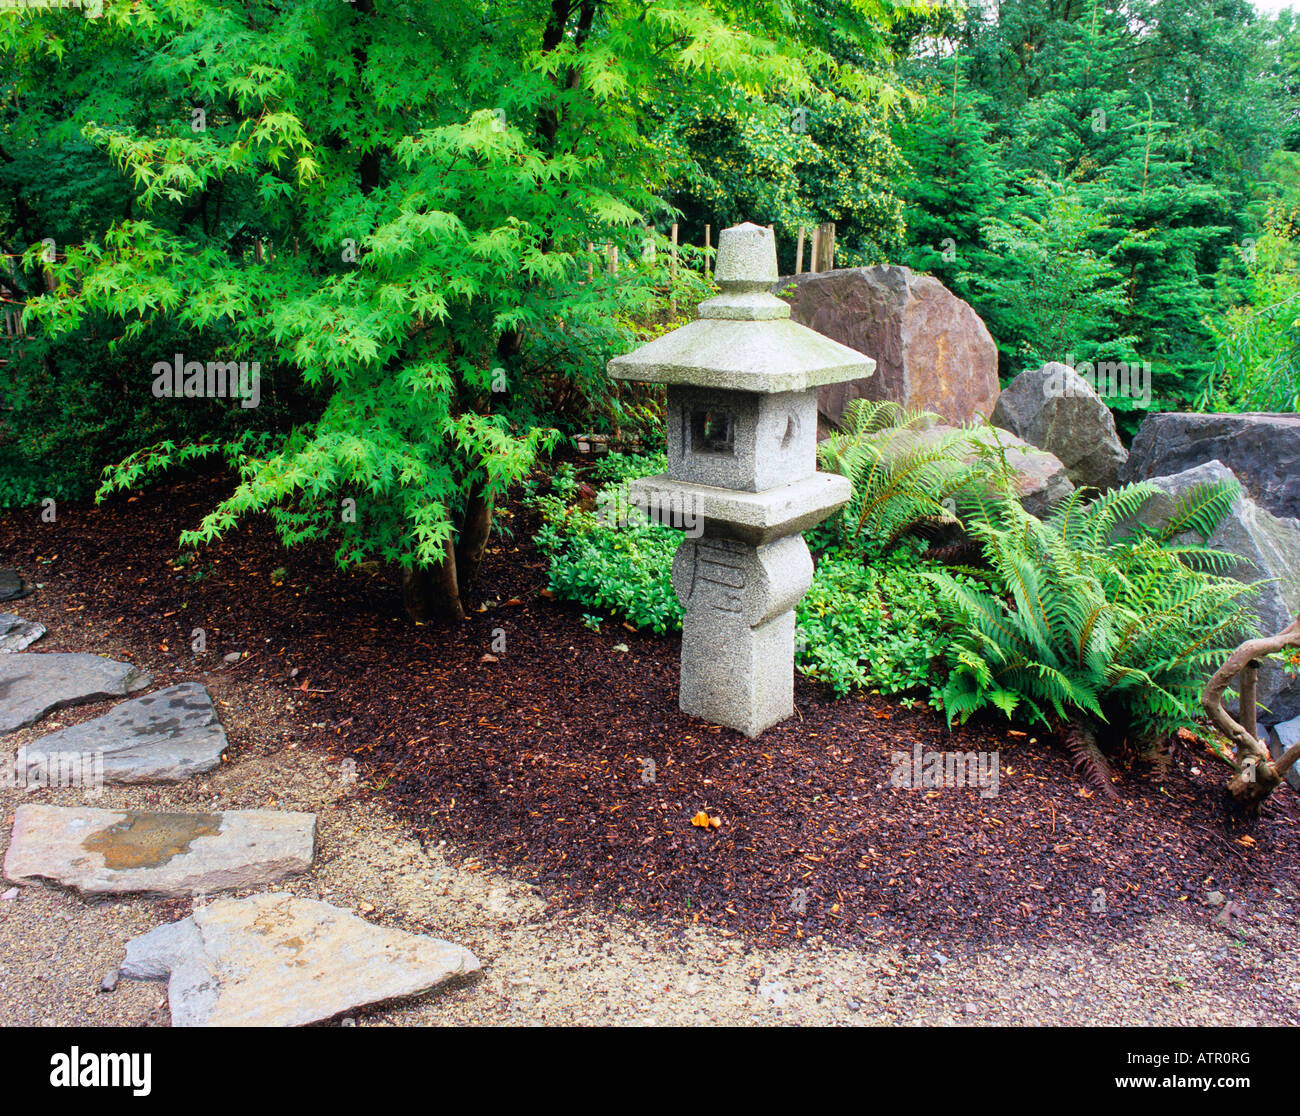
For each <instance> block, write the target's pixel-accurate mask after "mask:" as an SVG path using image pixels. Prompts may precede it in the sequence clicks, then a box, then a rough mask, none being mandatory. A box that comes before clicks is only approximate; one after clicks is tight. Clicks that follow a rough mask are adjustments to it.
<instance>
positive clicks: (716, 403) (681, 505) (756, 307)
mask: <svg viewBox="0 0 1300 1116" xmlns="http://www.w3.org/2000/svg"><path fill="white" fill-rule="evenodd" d="M715 278H716V279H717V282H718V285H719V286H720V287H721V288H722V294H720V295H719V296H718V297H716V298H711V299H709V300H708V301H707V302H702V303H701V304H700V307H699V312H700V316H699V319H698V320H696V321H694V322H691V323H690V324H689V325H685V326H683V327H682V328H681V329H677V330H674V331H673V332H672V333H669V334H666V335H665V336H663V337H660V338H658V339H657V340H655V341H652V342H650V343H649V344H648V345H643V346H642V347H641V348H639V349H636V350H635V351H633V352H631V353H628V354H627V355H626V356H621V357H616V358H615V359H614V360H612V361H610V362H609V374H610V375H611V376H612V377H614V378H615V379H620V380H638V381H642V382H646V383H659V384H666V385H667V387H668V418H667V428H668V429H667V434H668V472H667V473H665V474H662V475H660V476H655V477H645V478H642V479H640V480H636V481H633V482H632V483H631V485H630V486H629V496H630V498H631V501H632V503H634V504H635V505H636V506H637V507H638V508H640V509H641V510H642V511H643V512H645V513H646V514H647V515H649V516H650V517H651V518H654V519H658V520H659V521H661V522H670V523H671V525H672V526H675V527H679V528H682V529H684V530H685V531H686V538H685V539H684V541H683V542H682V544H681V546H680V547H678V549H677V555H676V557H675V558H674V559H673V588H674V589H675V590H676V592H677V596H678V599H679V600H680V601H681V602H682V605H683V607H684V608H685V610H686V616H685V620H684V621H683V625H682V675H681V699H680V705H681V708H682V711H683V712H685V713H689V714H691V715H692V716H695V717H699V718H701V719H703V720H706V721H711V722H713V723H715V724H719V725H726V726H727V727H729V728H734V729H737V730H739V731H740V732H743V733H744V734H745V735H746V736H750V737H753V736H757V735H758V734H759V733H761V732H762V731H763V730H764V729H766V728H769V727H770V726H772V725H774V724H776V723H777V722H778V721H783V720H784V719H785V718H786V717H789V716H790V715H791V714H792V713H793V712H794V611H793V609H794V605H795V604H796V603H797V602H798V600H799V598H800V597H802V596H803V595H804V593H805V592H806V591H807V589H808V586H809V585H810V584H811V583H812V572H813V567H812V556H811V555H810V554H809V553H808V544H807V543H805V542H804V540H803V535H802V534H801V532H803V531H805V530H807V529H808V528H809V527H812V526H814V525H815V524H817V523H820V522H821V521H822V520H823V519H825V518H826V517H827V516H829V515H831V514H833V513H834V512H836V511H838V510H839V509H840V508H842V507H843V506H844V505H845V504H846V503H847V502H848V499H849V495H850V487H849V482H848V480H846V479H845V478H844V477H841V476H838V475H835V474H829V473H819V472H817V388H818V387H820V386H821V385H822V384H832V383H840V382H841V381H844V380H860V379H862V378H863V377H865V376H870V375H871V374H872V372H874V371H875V367H876V363H875V361H873V360H871V359H870V358H869V357H865V356H863V355H862V354H861V353H859V352H857V351H856V350H854V349H850V348H848V347H847V346H845V345H841V344H839V343H838V342H835V341H832V340H830V339H829V338H827V337H823V336H822V335H821V334H820V333H815V332H813V331H812V330H811V329H808V328H806V327H805V326H801V325H797V324H796V323H794V322H792V321H791V320H790V307H789V305H788V304H787V303H786V302H783V301H782V300H781V299H779V298H777V297H776V296H775V295H773V294H772V293H771V290H770V288H771V286H772V284H773V283H774V282H776V280H777V268H776V240H775V238H774V237H773V235H772V231H771V230H770V229H765V228H762V227H760V226H758V225H752V224H744V225H737V226H736V227H734V228H730V229H724V230H723V232H722V233H721V235H720V236H719V237H718V256H717V266H716V269H715Z"/></svg>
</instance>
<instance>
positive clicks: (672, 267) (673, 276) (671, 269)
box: [668, 221, 677, 318]
mask: <svg viewBox="0 0 1300 1116" xmlns="http://www.w3.org/2000/svg"><path fill="white" fill-rule="evenodd" d="M668 274H669V276H670V279H669V282H670V283H672V290H673V295H672V300H671V302H670V305H669V309H670V311H671V313H672V316H673V317H674V318H676V317H677V222H676V221H674V222H673V257H672V262H671V263H670V264H669V265H668Z"/></svg>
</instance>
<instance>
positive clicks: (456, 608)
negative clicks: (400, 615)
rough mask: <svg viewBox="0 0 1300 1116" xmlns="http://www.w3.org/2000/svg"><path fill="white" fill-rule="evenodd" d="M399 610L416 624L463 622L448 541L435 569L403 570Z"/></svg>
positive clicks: (463, 608)
mask: <svg viewBox="0 0 1300 1116" xmlns="http://www.w3.org/2000/svg"><path fill="white" fill-rule="evenodd" d="M402 607H403V608H405V610H406V615H407V618H408V619H409V620H411V621H412V622H414V623H419V624H423V623H427V622H429V621H431V620H432V621H446V622H452V623H460V622H461V621H462V620H464V619H465V606H464V605H463V604H462V603H461V599H460V583H459V580H458V578H457V576H456V548H455V546H454V545H453V544H452V542H451V540H450V539H448V540H447V543H446V545H445V546H444V547H443V556H442V562H441V563H439V564H438V565H437V566H433V567H430V568H424V569H420V568H411V567H407V566H403V567H402Z"/></svg>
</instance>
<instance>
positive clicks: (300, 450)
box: [0, 0, 887, 618]
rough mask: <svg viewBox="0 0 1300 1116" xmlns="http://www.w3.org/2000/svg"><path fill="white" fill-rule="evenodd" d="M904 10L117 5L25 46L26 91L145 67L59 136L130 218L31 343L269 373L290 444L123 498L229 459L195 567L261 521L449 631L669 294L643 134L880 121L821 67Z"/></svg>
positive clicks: (235, 452) (142, 378)
mask: <svg viewBox="0 0 1300 1116" xmlns="http://www.w3.org/2000/svg"><path fill="white" fill-rule="evenodd" d="M886 11H887V9H886V8H885V7H884V6H883V4H877V3H874V2H870V0H854V2H852V3H835V4H821V5H817V6H813V5H794V6H791V5H789V4H786V3H777V2H772V3H768V2H762V0H760V2H755V3H749V4H746V5H743V6H742V7H740V8H736V7H735V6H734V5H733V4H729V3H728V4H724V3H720V2H709V0H701V2H676V3H656V4H642V3H636V2H629V0H506V2H505V3H490V4H489V3H485V2H476V0H449V2H447V3H442V4H438V5H429V4H423V3H416V2H407V0H357V2H356V3H349V4H340V3H338V2H337V0H306V2H303V3H297V4H292V5H284V4H281V3H278V2H275V0H251V2H247V3H242V2H241V3H238V4H235V3H222V2H217V3H207V2H205V3H199V2H197V0H140V2H138V3H131V4H127V3H125V2H122V3H117V2H114V0H108V3H106V5H105V14H104V17H103V19H102V20H99V21H95V22H94V23H93V24H89V23H86V22H84V21H83V22H77V19H78V18H79V17H76V16H73V15H71V14H69V13H45V12H28V13H24V14H21V15H17V16H10V17H7V18H6V19H5V21H4V23H3V25H2V26H0V34H2V38H0V46H2V47H3V48H4V49H5V51H6V52H7V55H6V57H7V59H8V63H9V66H10V73H11V74H15V75H16V74H30V73H32V72H34V71H36V70H37V69H39V67H40V66H42V65H46V66H48V65H50V64H52V62H51V60H55V59H59V58H64V59H67V58H68V57H69V56H71V57H73V58H74V59H75V61H76V62H77V63H78V64H79V65H82V66H84V67H86V68H87V69H89V68H90V67H91V66H92V64H97V63H99V62H101V61H102V60H103V56H104V54H105V47H104V46H103V44H104V43H105V42H107V41H109V40H111V41H112V42H113V43H114V44H115V49H117V50H120V51H122V52H124V55H125V56H129V58H130V59H131V64H130V65H127V66H123V67H122V68H120V69H118V70H110V71H108V72H107V73H106V74H103V75H102V76H103V78H104V79H105V80H106V81H107V83H108V84H107V89H106V91H102V92H97V93H91V92H89V91H88V90H89V88H90V86H89V79H87V82H86V83H85V86H84V90H85V91H84V95H83V96H82V97H81V99H80V100H79V101H78V100H77V98H76V97H74V98H73V100H74V102H75V103H74V105H73V107H72V108H71V109H69V108H68V106H66V105H65V106H61V107H60V109H59V112H60V113H61V114H62V115H61V117H60V119H61V120H62V121H63V122H64V123H63V124H61V125H60V127H64V126H66V125H69V124H79V125H80V134H81V136H82V137H83V138H84V140H85V141H86V143H87V144H89V145H90V147H92V148H93V149H95V150H96V151H97V152H101V153H103V154H105V155H107V157H108V158H109V159H110V160H111V162H112V165H113V166H114V167H115V168H117V169H118V170H119V172H120V174H121V175H123V176H125V180H126V181H127V182H128V183H129V185H130V191H129V192H130V195H131V199H130V207H129V209H127V208H126V207H125V205H124V207H123V209H122V210H121V211H120V215H119V214H114V215H113V217H112V219H111V220H109V221H107V222H105V223H104V225H103V227H102V228H98V229H89V230H87V231H84V234H83V235H82V236H81V238H80V240H79V241H77V240H76V239H74V240H71V241H70V242H69V244H68V246H67V248H66V260H64V261H62V262H60V263H57V264H55V265H53V267H52V272H53V274H54V277H55V282H56V287H55V290H54V291H53V293H51V294H47V295H42V296H39V297H36V298H35V299H33V300H32V301H31V302H30V304H29V308H28V316H29V319H30V320H31V321H32V322H33V323H36V324H39V325H40V326H42V327H44V328H45V329H47V330H48V331H50V332H51V333H53V334H55V335H58V336H63V337H67V336H69V335H71V333H72V332H73V331H75V330H77V329H79V328H82V327H83V326H84V325H85V324H86V323H87V322H89V321H91V320H92V318H93V316H94V315H104V316H107V317H109V318H111V319H113V320H115V321H118V322H121V323H122V324H123V328H122V337H123V340H124V341H131V342H139V341H142V340H144V339H145V338H147V337H148V336H149V333H148V331H149V330H151V329H155V328H161V327H162V326H163V325H169V326H174V327H176V328H178V329H180V330H183V331H184V332H185V333H186V335H187V336H188V338H189V340H188V341H187V347H186V350H185V356H186V358H187V359H190V358H194V359H200V360H204V359H222V360H231V359H238V360H247V361H258V362H260V363H261V364H262V366H263V368H264V369H265V370H266V372H267V374H268V375H270V376H271V377H272V380H273V382H276V383H278V382H281V380H284V381H289V382H292V383H294V384H295V385H296V386H298V387H299V388H300V389H301V393H302V394H303V396H304V398H305V399H306V400H307V405H306V406H305V407H304V408H303V409H302V410H301V412H300V413H298V414H296V415H294V421H293V422H292V425H290V426H289V427H288V428H287V429H284V428H281V429H274V428H272V429H266V428H265V427H263V426H257V425H255V424H252V423H250V424H249V425H247V426H246V427H244V428H243V429H241V430H239V431H237V432H235V433H233V434H229V435H227V434H223V433H222V432H213V433H210V434H208V435H205V436H204V437H202V438H200V439H197V440H191V441H188V442H185V443H181V442H179V441H177V440H174V439H167V440H164V441H162V442H160V443H158V444H155V445H151V446H146V447H143V448H141V449H140V450H139V451H138V452H136V453H134V454H132V455H131V456H130V457H128V458H127V459H126V460H125V461H124V462H123V463H122V464H121V465H120V466H119V467H117V468H115V469H114V470H113V471H112V472H111V474H110V476H109V478H108V481H107V482H106V485H105V489H106V490H111V489H113V488H125V487H130V486H133V485H135V484H137V483H138V482H139V481H140V480H141V479H142V478H143V477H145V476H146V475H149V474H151V473H153V472H155V471H157V470H159V469H163V468H166V467H168V466H172V465H175V464H178V463H183V462H187V461H192V460H195V459H199V458H205V457H212V456H214V455H223V456H224V457H225V458H226V459H227V460H228V461H229V463H230V464H231V465H232V466H233V467H234V468H235V469H236V470H237V472H238V475H239V483H238V485H237V487H236V488H235V490H234V491H233V493H231V495H229V496H228V497H227V498H226V499H224V500H223V501H222V502H221V503H220V504H219V506H218V507H216V508H215V509H213V511H212V512H211V513H210V514H208V515H207V516H206V517H205V518H204V520H203V522H202V523H201V524H199V525H198V526H197V527H196V529H195V530H193V531H191V532H187V533H186V535H185V536H183V541H186V542H190V543H199V542H203V541H206V540H210V539H213V538H216V537H218V536H220V535H222V534H223V533H225V532H227V531H229V530H230V529H231V528H232V527H233V526H234V525H235V524H236V522H238V520H239V519H240V518H241V517H242V516H245V515H247V514H249V513H252V512H266V513H268V514H269V515H270V516H271V518H272V521H273V522H274V524H275V526H276V528H277V530H278V531H279V534H280V536H281V538H282V539H283V540H284V542H285V543H286V544H289V545H293V544H297V543H300V542H303V541H305V540H308V539H313V538H329V539H332V540H333V541H334V542H335V544H336V558H337V560H338V561H340V562H342V563H350V562H357V561H361V560H363V559H366V558H371V557H377V558H380V559H383V560H386V561H389V562H393V563H397V564H400V565H401V566H402V568H403V569H404V571H405V585H406V597H407V605H408V611H409V612H410V613H411V615H412V616H415V617H422V616H438V617H449V618H456V617H459V616H461V615H463V609H464V606H463V603H462V595H463V593H464V592H465V591H466V589H467V587H468V586H469V585H470V584H472V582H473V580H474V578H475V575H476V573H477V569H478V565H479V562H480V559H481V556H482V554H483V551H484V547H485V544H486V542H487V539H488V535H489V531H490V528H491V524H492V517H493V508H494V506H495V504H496V502H497V501H498V500H499V499H500V498H501V496H502V494H503V493H504V492H505V491H506V489H507V487H508V485H509V484H510V483H511V482H512V481H514V480H516V479H518V478H519V477H520V476H522V475H523V474H524V472H525V471H526V470H527V469H528V468H529V466H530V464H531V462H532V460H533V458H534V455H535V454H536V453H537V451H538V450H539V449H541V448H543V447H545V446H547V445H548V444H551V443H552V442H553V440H554V432H553V430H552V428H551V426H550V419H551V416H550V415H549V414H548V413H547V409H548V408H547V405H548V400H549V399H551V398H552V396H553V393H554V387H555V383H556V381H557V380H559V381H562V382H563V383H565V384H567V385H570V386H571V387H572V388H573V389H575V390H576V391H577V392H578V393H579V395H581V396H583V397H585V398H587V399H588V400H590V401H592V405H595V404H596V401H597V400H603V399H604V398H605V395H606V392H607V390H608V389H607V388H606V386H605V384H606V377H605V376H604V363H605V360H606V358H607V357H608V356H609V355H610V354H611V353H612V352H614V351H617V350H620V349H625V348H627V347H628V346H629V344H630V341H631V328H632V322H633V321H634V320H644V319H646V318H647V317H648V316H651V315H652V314H653V311H654V309H655V307H656V306H657V305H658V303H659V300H661V299H662V297H663V294H664V287H665V284H666V283H667V279H668V275H667V266H666V253H665V252H663V251H662V248H663V240H662V237H661V236H659V234H657V233H656V232H655V231H654V229H655V225H656V223H658V224H663V219H664V218H665V217H666V215H667V214H666V210H665V204H664V202H663V201H662V200H661V198H662V197H663V196H664V194H665V193H666V192H667V190H668V188H669V187H670V185H671V182H672V180H673V176H674V174H675V172H677V171H678V170H679V169H680V168H679V167H678V166H677V165H676V164H674V163H673V162H671V161H669V160H665V159H664V152H663V149H662V147H661V146H658V145H656V144H655V143H654V142H653V140H652V138H651V133H652V130H653V129H652V123H653V120H654V119H662V118H663V116H664V112H665V106H672V105H680V104H682V103H685V102H687V101H690V100H693V99H698V98H706V97H709V96H712V95H714V93H715V92H716V91H718V90H720V89H727V90H734V91H739V92H743V93H745V94H747V95H750V96H752V97H754V98H755V103H757V102H758V99H759V97H760V94H762V95H764V96H781V97H788V98H797V97H801V96H808V95H811V93H812V91H813V90H814V82H813V78H812V75H814V74H822V75H827V74H829V75H833V77H834V80H835V81H836V82H837V83H838V84H839V87H840V88H842V89H844V90H845V91H846V93H848V94H850V95H852V96H855V97H857V98H859V99H863V98H866V97H869V96H870V95H871V92H872V87H871V83H870V82H869V81H867V80H866V77H865V75H863V74H858V73H856V72H855V69H854V67H853V66H852V65H851V64H849V63H847V62H845V61H842V60H840V59H838V58H837V57H836V56H835V55H833V54H832V53H831V51H830V50H829V49H828V48H829V46H830V45H831V44H832V43H833V41H835V36H838V35H841V34H849V33H854V32H855V31H861V30H862V29H863V28H865V27H869V26H870V25H871V22H872V20H873V19H875V18H877V17H878V15H879V14H880V13H882V12H886ZM819 16H825V17H826V18H818V17H819ZM104 37H107V38H104ZM737 103H739V102H737ZM652 108H654V111H652ZM119 181H120V180H119ZM656 245H657V246H658V248H659V249H661V250H660V251H658V252H657V253H654V252H652V251H651V250H650V249H652V248H654V247H655V246H656ZM607 246H612V247H614V248H617V249H618V250H619V257H620V259H621V260H622V261H624V262H625V264H627V266H625V267H624V268H623V269H622V270H621V271H620V273H619V274H618V275H617V277H615V276H611V275H609V274H607V272H606V269H605V268H604V267H603V262H604V260H605V258H606V255H605V253H606V248H607ZM37 251H39V249H38V248H33V249H32V250H31V251H29V253H28V256H27V264H28V265H29V266H34V264H35V260H36V256H35V253H36V252H37ZM629 261H630V263H629ZM681 274H682V276H683V281H684V282H690V279H689V276H688V274H687V273H686V272H682V273H681ZM690 293H691V292H689V291H687V292H684V294H686V295H689V294H690ZM148 355H149V356H153V355H154V354H153V353H150V354H148ZM170 356H171V351H170V346H169V348H168V350H167V351H165V352H162V353H159V354H158V356H157V357H155V358H154V359H160V358H169V357H170ZM151 364H152V362H151V361H148V360H146V361H145V362H142V363H141V364H140V365H139V366H138V367H135V368H134V369H133V370H132V379H131V384H130V387H129V390H130V391H133V392H137V393H144V392H146V391H148V389H149V385H150V382H151V378H152V377H151V374H150V367H151ZM233 414H234V417H235V418H236V419H237V420H238V419H241V418H243V417H244V416H243V414H241V413H240V412H238V411H233ZM349 501H351V503H349ZM350 511H351V512H354V514H351V515H349V514H348V513H349V512H350Z"/></svg>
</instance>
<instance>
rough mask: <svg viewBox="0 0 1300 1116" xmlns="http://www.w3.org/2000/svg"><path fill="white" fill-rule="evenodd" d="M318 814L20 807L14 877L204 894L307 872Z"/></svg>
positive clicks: (105, 891)
mask: <svg viewBox="0 0 1300 1116" xmlns="http://www.w3.org/2000/svg"><path fill="white" fill-rule="evenodd" d="M315 847H316V815H315V814H299V813H286V812H281V811H278V810H228V811H226V812H224V813H214V814H163V813H144V812H139V811H135V810H128V811H114V810H95V809H90V808H88V807H68V806H38V805H26V806H19V807H18V810H17V812H16V814H15V815H14V829H13V836H12V838H11V839H10V842H9V848H8V850H7V851H6V853H5V860H4V874H5V876H6V877H7V878H8V879H9V880H11V881H12V882H13V883H18V884H33V883H37V882H40V881H43V880H52V881H53V882H55V883H59V884H63V885H64V886H65V887H71V888H75V889H76V890H77V891H79V892H81V894H83V895H126V894H143V895H162V896H182V895H201V894H209V893H212V892H217V891H227V890H231V889H233V888H240V887H255V886H258V885H261V884H266V883H272V882H274V881H275V880H279V879H283V878H284V877H286V876H292V875H295V874H297V873H299V872H305V871H307V869H308V868H310V867H311V861H312V856H313V854H314V852H315Z"/></svg>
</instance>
